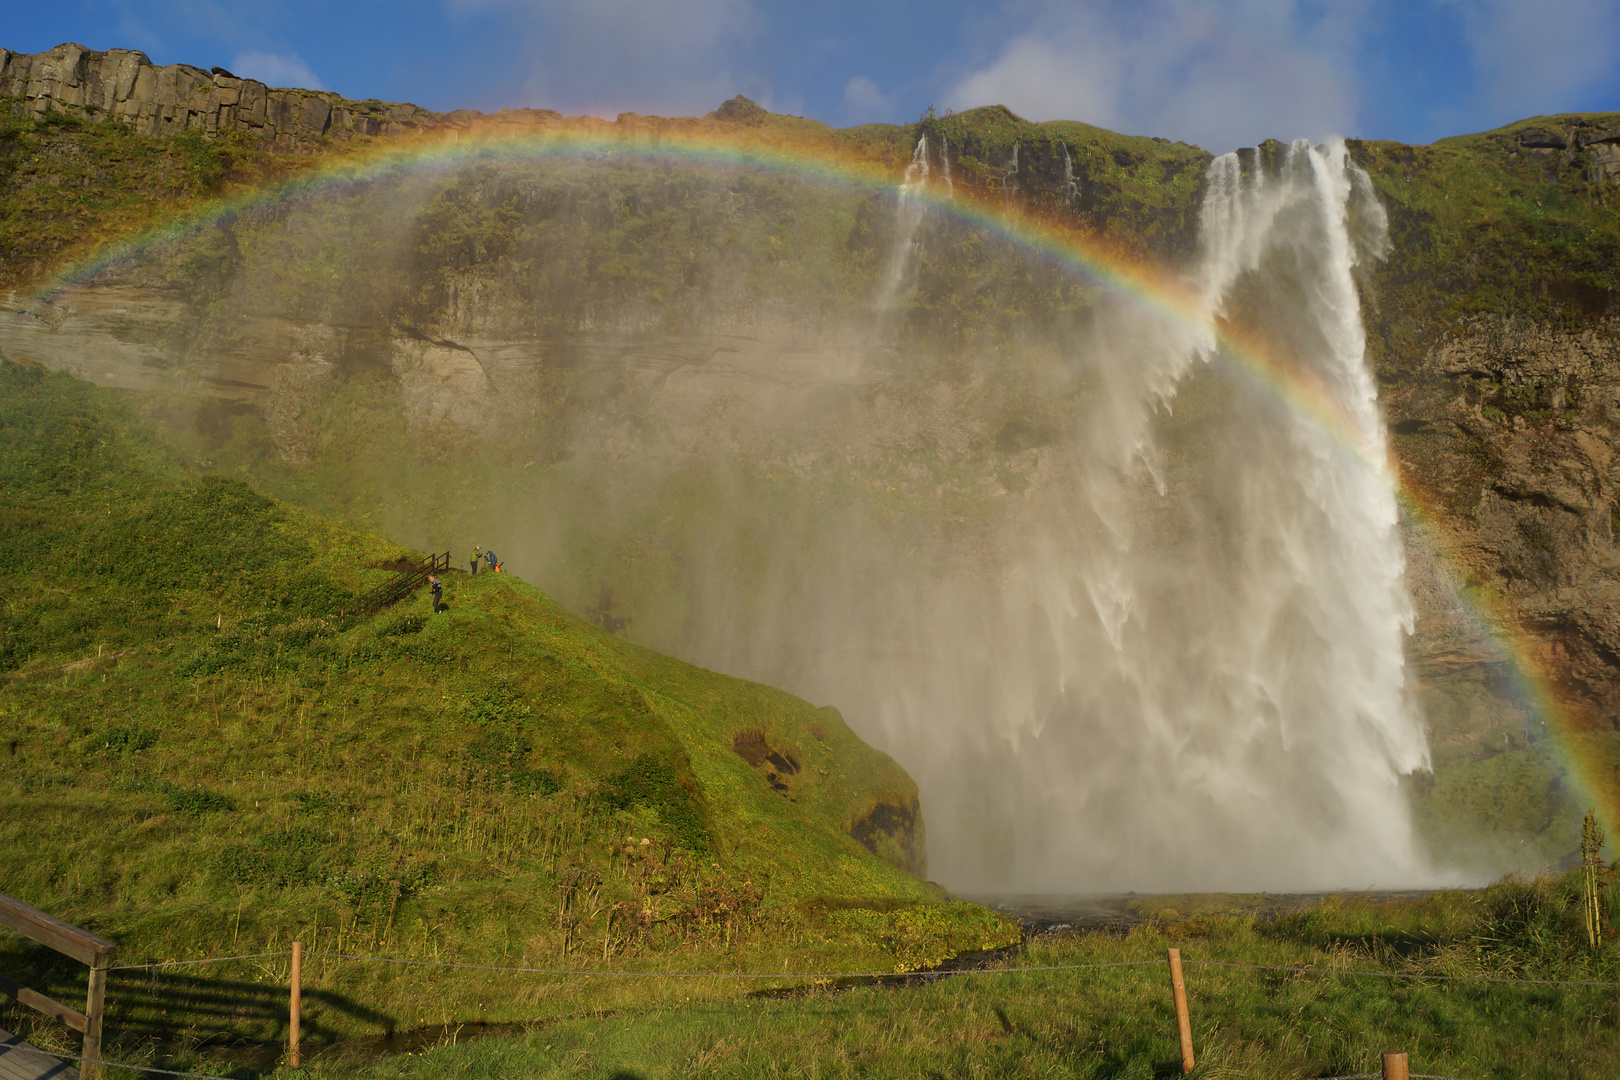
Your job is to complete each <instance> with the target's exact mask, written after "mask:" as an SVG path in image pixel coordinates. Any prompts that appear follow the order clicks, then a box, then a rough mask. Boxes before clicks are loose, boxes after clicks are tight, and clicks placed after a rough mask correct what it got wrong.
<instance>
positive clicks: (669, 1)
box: [446, 0, 766, 116]
mask: <svg viewBox="0 0 1620 1080" xmlns="http://www.w3.org/2000/svg"><path fill="white" fill-rule="evenodd" d="M446 3H447V5H448V6H449V7H450V8H451V9H452V10H457V9H459V10H485V11H488V10H491V9H496V10H505V11H508V12H510V13H511V15H512V17H513V32H515V33H518V34H521V35H523V36H524V38H525V40H526V44H527V49H526V51H527V54H528V58H529V64H530V67H529V70H528V71H526V72H522V73H517V74H518V77H517V78H515V79H514V84H515V86H521V87H522V88H523V89H524V90H525V91H526V92H527V94H528V96H529V97H530V99H531V102H532V103H533V104H536V105H542V106H547V107H550V108H554V109H560V110H562V111H564V112H573V111H585V112H590V113H594V114H596V115H599V116H613V115H615V114H616V113H618V112H620V111H633V112H642V113H660V114H662V115H666V116H670V115H690V114H701V113H706V112H709V111H710V110H712V109H714V108H715V107H717V106H718V105H719V104H720V103H721V102H722V101H724V100H725V99H727V98H729V97H731V96H732V95H733V94H736V93H739V92H741V93H749V94H751V95H752V96H754V97H756V98H758V97H762V96H766V88H765V87H764V86H763V84H762V83H761V82H760V80H758V79H757V78H755V77H753V76H752V74H751V72H750V71H749V70H748V68H747V67H746V66H745V65H740V64H739V61H741V60H744V59H745V58H746V57H747V55H748V53H749V46H751V45H752V43H753V42H754V40H755V39H756V37H757V36H758V34H759V31H760V29H761V18H760V15H759V12H758V11H757V10H756V8H755V6H754V0H446Z"/></svg>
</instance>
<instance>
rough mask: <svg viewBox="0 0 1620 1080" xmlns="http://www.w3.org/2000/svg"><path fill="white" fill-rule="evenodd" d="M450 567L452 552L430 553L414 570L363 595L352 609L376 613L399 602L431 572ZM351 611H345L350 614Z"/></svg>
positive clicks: (364, 613) (369, 613) (354, 612)
mask: <svg viewBox="0 0 1620 1080" xmlns="http://www.w3.org/2000/svg"><path fill="white" fill-rule="evenodd" d="M449 569H450V553H449V552H448V551H446V552H445V553H444V554H443V555H439V554H434V555H429V556H428V557H427V558H426V559H423V560H422V565H421V566H418V567H416V568H415V569H414V570H406V571H403V572H401V573H398V574H395V575H394V576H393V577H391V578H389V579H388V580H387V581H385V582H383V583H382V584H381V585H379V586H377V587H376V588H375V589H373V590H372V591H371V592H369V593H367V594H366V595H364V596H362V597H361V598H360V599H359V601H358V602H357V603H356V604H355V605H354V607H353V608H352V609H350V611H352V613H353V614H356V615H375V614H376V613H377V612H379V611H381V610H382V609H383V608H385V607H388V606H389V605H390V604H397V603H398V602H399V601H401V600H403V599H404V598H405V597H407V596H409V595H410V594H411V592H413V591H414V590H416V589H420V588H421V587H422V586H423V585H424V584H426V583H427V579H428V575H429V574H442V573H446V572H448V571H449ZM348 613H349V612H345V614H348Z"/></svg>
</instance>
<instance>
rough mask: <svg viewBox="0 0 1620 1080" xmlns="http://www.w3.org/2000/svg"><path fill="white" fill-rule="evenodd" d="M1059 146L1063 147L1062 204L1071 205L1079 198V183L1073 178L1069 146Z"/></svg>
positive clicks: (1072, 161)
mask: <svg viewBox="0 0 1620 1080" xmlns="http://www.w3.org/2000/svg"><path fill="white" fill-rule="evenodd" d="M1059 145H1060V146H1062V147H1063V202H1064V204H1065V205H1072V204H1073V203H1074V202H1075V201H1076V200H1077V199H1079V198H1080V182H1079V181H1078V180H1076V179H1075V178H1074V159H1073V158H1071V157H1069V145H1068V144H1067V143H1060V144H1059Z"/></svg>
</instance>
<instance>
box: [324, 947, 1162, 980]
mask: <svg viewBox="0 0 1620 1080" xmlns="http://www.w3.org/2000/svg"><path fill="white" fill-rule="evenodd" d="M304 955H305V956H322V957H326V958H327V959H330V960H363V961H370V962H373V963H379V964H407V965H409V966H412V967H439V968H466V969H470V970H473V971H508V972H522V973H526V974H533V975H621V976H627V977H629V978H637V979H897V978H906V979H912V978H942V977H944V976H946V975H1011V974H1016V973H1018V972H1023V971H1079V970H1080V969H1082V968H1117V967H1145V966H1148V965H1151V964H1162V963H1164V961H1163V960H1122V961H1118V962H1115V963H1107V964H1051V965H1047V966H1043V967H1020V968H960V969H956V970H951V971H838V972H815V971H812V972H800V971H780V972H765V973H761V974H753V973H746V972H732V971H698V972H691V971H609V970H603V969H600V968H595V969H593V968H537V967H502V966H500V965H497V964H457V963H451V962H450V961H447V960H404V959H400V958H398V957H393V956H355V955H351V954H349V953H329V952H313V951H312V952H306V953H305V954H304Z"/></svg>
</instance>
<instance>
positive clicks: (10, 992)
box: [0, 975, 90, 1032]
mask: <svg viewBox="0 0 1620 1080" xmlns="http://www.w3.org/2000/svg"><path fill="white" fill-rule="evenodd" d="M0 994H4V995H6V997H8V998H10V999H11V1000H12V1001H15V1002H17V1003H18V1004H19V1005H26V1006H28V1007H29V1008H30V1009H38V1010H39V1011H40V1012H42V1013H44V1014H45V1015H46V1016H49V1017H51V1018H52V1019H53V1020H60V1021H62V1023H64V1024H66V1025H67V1026H68V1027H70V1028H72V1029H73V1030H74V1031H78V1032H83V1031H85V1030H86V1029H87V1028H88V1027H89V1023H90V1022H89V1019H88V1018H87V1017H86V1016H85V1015H84V1013H82V1012H76V1011H74V1010H73V1009H70V1008H68V1007H67V1006H66V1005H63V1004H61V1003H60V1002H57V1001H52V1000H51V999H50V998H48V997H46V996H45V995H44V994H42V993H40V992H39V991H38V990H30V989H29V988H28V987H26V986H23V985H22V984H21V983H15V982H12V981H11V980H10V979H8V978H6V977H5V976H4V975H0Z"/></svg>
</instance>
